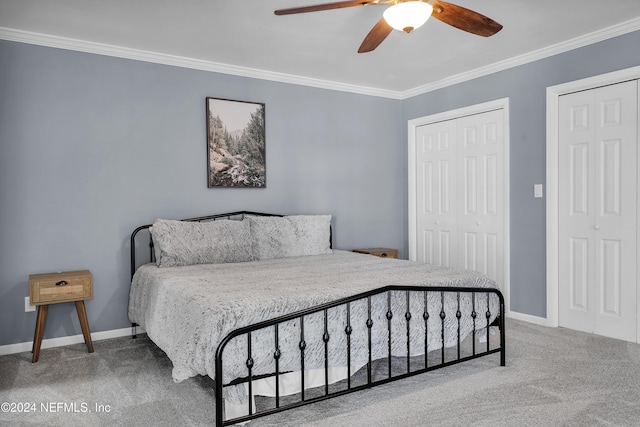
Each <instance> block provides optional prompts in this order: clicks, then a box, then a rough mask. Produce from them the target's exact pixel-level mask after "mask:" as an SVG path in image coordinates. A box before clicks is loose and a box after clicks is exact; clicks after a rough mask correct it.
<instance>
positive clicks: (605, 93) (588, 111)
mask: <svg viewBox="0 0 640 427" xmlns="http://www.w3.org/2000/svg"><path fill="white" fill-rule="evenodd" d="M637 94H638V89H637V82H636V81H631V82H625V83H620V84H616V85H611V86H605V87H601V88H597V89H593V90H589V91H583V92H578V93H574V94H569V95H564V96H562V97H561V98H560V104H559V107H560V113H559V114H560V117H559V123H560V130H559V143H560V146H559V169H560V170H559V182H560V188H559V210H560V215H559V234H560V235H559V242H560V247H559V257H560V259H559V266H560V269H559V305H560V312H559V324H560V326H565V327H569V328H572V329H576V330H581V331H585V332H595V333H597V334H600V335H606V336H609V337H613V338H619V339H624V340H628V341H634V342H635V341H636V312H637V307H636V296H637V294H636V293H637V271H636V270H637V265H636V259H637V241H636V240H637V238H636V232H637V191H638V189H637V165H638V149H637V143H638V137H637V126H638V110H637V108H638V100H637Z"/></svg>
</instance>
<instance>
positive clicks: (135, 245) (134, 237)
mask: <svg viewBox="0 0 640 427" xmlns="http://www.w3.org/2000/svg"><path fill="white" fill-rule="evenodd" d="M246 215H252V216H280V217H282V216H284V215H279V214H271V213H264V212H251V211H238V212H228V213H221V214H215V215H207V216H199V217H195V218H186V219H183V220H182V221H194V222H205V221H216V220H219V219H231V220H238V221H240V220H242V219H244V217H245V216H246ZM152 225H153V224H146V225H141V226H140V227H138V228H136V229H135V230H134V231H133V233H131V278H133V275H134V273H135V272H136V270H137V269H138V267H139V266H141V265H143V264H146V263H149V262H153V261H155V253H154V250H153V240H152V239H151V233H149V227H151V226H152ZM332 240H333V239H332V232H331V228H329V247H333V245H332Z"/></svg>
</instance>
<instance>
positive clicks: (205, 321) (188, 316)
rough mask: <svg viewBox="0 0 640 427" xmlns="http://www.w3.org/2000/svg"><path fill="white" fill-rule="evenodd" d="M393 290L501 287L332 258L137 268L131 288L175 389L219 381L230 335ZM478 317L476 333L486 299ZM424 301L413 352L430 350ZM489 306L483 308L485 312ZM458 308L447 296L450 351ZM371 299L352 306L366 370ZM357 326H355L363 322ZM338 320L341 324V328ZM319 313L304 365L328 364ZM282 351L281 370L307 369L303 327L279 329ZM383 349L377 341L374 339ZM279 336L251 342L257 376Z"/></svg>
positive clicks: (456, 275) (395, 264) (400, 344)
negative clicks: (199, 380) (220, 355)
mask: <svg viewBox="0 0 640 427" xmlns="http://www.w3.org/2000/svg"><path fill="white" fill-rule="evenodd" d="M386 285H419V286H469V287H496V283H495V282H493V281H492V280H491V279H489V278H488V277H486V276H484V275H481V274H479V273H474V272H470V271H464V270H450V269H444V268H439V267H435V266H432V265H426V264H420V263H415V262H411V261H406V260H395V259H381V258H377V257H374V256H370V255H362V254H355V253H352V252H346V251H334V253H333V254H328V255H317V256H306V257H292V258H282V259H271V260H263V261H251V262H242V263H227V264H206V265H193V266H185V267H171V268H158V267H157V266H156V265H155V264H147V265H144V266H142V267H140V268H139V269H138V271H137V272H136V273H135V276H134V278H133V283H132V286H131V294H130V302H129V317H130V319H131V321H132V322H135V323H138V324H139V325H141V326H142V327H144V329H145V330H146V332H147V334H148V335H149V337H150V338H151V339H152V340H153V341H154V342H155V343H156V344H157V345H158V347H160V348H161V349H162V350H163V351H164V352H165V353H166V354H167V356H168V357H169V358H170V359H171V361H172V363H173V379H174V381H176V382H179V381H182V380H184V379H186V378H189V377H192V376H196V375H208V376H210V377H211V378H214V376H215V351H216V348H217V346H218V344H219V342H220V341H221V340H222V338H224V337H225V336H226V335H227V334H228V333H229V332H231V331H232V330H234V329H236V328H239V327H242V326H246V325H250V324H253V323H256V322H259V321H262V320H266V319H270V318H273V317H276V316H279V315H283V314H287V313H291V312H294V311H297V310H300V309H303V308H308V307H311V306H314V305H318V304H322V303H325V302H328V301H332V300H335V299H339V298H342V297H346V296H350V295H353V294H357V293H359V292H363V291H367V290H370V289H375V288H379V287H382V286H386ZM475 299H476V301H475V306H476V310H477V311H478V313H479V315H478V318H477V319H476V327H477V328H481V327H482V326H485V325H486V318H485V316H484V313H485V311H486V304H487V302H486V295H485V294H484V293H483V294H477V295H476V296H475ZM423 301H424V300H423V298H421V297H419V296H417V297H416V298H412V301H411V304H410V308H409V310H410V312H411V313H412V319H413V320H412V322H411V334H410V335H411V337H410V339H411V353H412V355H413V354H420V353H424V321H423V320H422V312H423V310H424V302H423ZM490 302H491V312H492V313H493V316H492V319H493V317H495V315H497V314H498V301H497V298H495V297H491V298H490ZM471 304H472V303H471V298H470V296H469V295H467V296H463V298H462V302H461V306H462V309H461V311H462V312H463V314H464V315H463V319H462V323H461V334H462V336H463V337H464V336H466V335H468V334H469V333H470V332H471V331H472V329H473V323H472V320H471V319H470V316H468V314H469V313H470V312H471ZM373 306H374V308H373V310H372V312H373V313H372V318H373V320H374V326H373V328H372V332H373V337H374V345H373V357H374V359H375V358H379V357H386V355H387V351H388V350H387V344H386V337H387V334H388V332H387V319H386V317H385V314H386V311H387V296H386V295H381V296H380V297H376V298H374V299H373ZM440 307H441V300H440V296H439V294H429V298H428V308H429V310H430V313H431V317H430V320H429V331H428V337H429V343H428V350H429V351H431V350H435V349H438V348H440V347H441V344H440V343H441V340H440V331H441V323H440V318H439V313H440ZM483 307H484V308H483ZM456 310H457V302H456V299H455V297H454V296H451V297H447V298H445V311H446V313H447V318H446V321H445V324H446V333H445V338H446V339H445V341H446V343H445V345H446V346H451V345H454V344H455V343H456V340H457V320H456V317H455V312H456ZM392 311H393V312H394V317H393V320H392V325H393V326H392V330H393V339H392V342H393V353H394V354H398V355H406V351H407V346H406V342H407V332H406V320H405V313H406V311H407V309H406V299H405V295H404V293H400V292H393V293H392ZM366 313H367V307H366V302H362V303H355V304H353V306H352V309H351V319H352V327H353V329H354V332H353V335H352V346H353V350H352V355H351V357H352V364H353V365H354V366H361V365H363V364H364V363H366V360H367V358H368V354H367V352H366V348H367V328H366V325H365V324H364V323H365V320H366V316H367V314H366ZM329 318H330V325H333V326H330V330H329V333H330V336H331V338H330V342H329V347H330V364H331V365H333V366H345V365H346V358H347V356H346V346H345V345H343V344H344V342H345V341H346V338H345V334H344V327H345V324H346V315H345V310H344V309H333V310H330V311H329ZM356 319H358V320H356ZM336 321H337V323H336ZM323 327H324V324H323V319H322V317H321V316H310V317H309V318H308V319H305V340H306V341H307V351H306V359H305V368H306V369H312V368H321V367H323V366H324V359H323V357H324V352H323V351H320V352H318V353H319V355H318V356H315V355H314V354H312V353H314V350H315V349H323V345H324V344H323V342H322V339H321V337H322V333H323ZM279 334H280V338H279V347H280V349H281V352H282V357H281V360H280V369H281V371H285V370H293V371H295V370H299V369H300V352H299V351H298V341H299V325H298V324H297V321H291V322H289V323H288V324H287V325H283V327H281V328H280V333H279ZM378 341H379V342H380V344H377V342H378ZM246 347H247V345H246V338H243V339H237V340H235V339H234V340H233V341H231V342H230V343H229V345H228V346H227V349H226V350H225V357H224V360H225V363H224V366H225V382H226V381H228V380H230V379H233V378H235V377H242V376H246V375H247V368H246V366H245V361H246V358H247V356H246V354H247V351H246ZM274 348H275V344H274V334H273V331H272V328H270V329H269V330H265V331H262V333H256V334H254V335H253V337H252V357H253V359H254V360H255V366H254V368H253V369H254V370H253V373H254V374H260V373H269V372H273V370H274V369H273V364H274V362H273V352H274Z"/></svg>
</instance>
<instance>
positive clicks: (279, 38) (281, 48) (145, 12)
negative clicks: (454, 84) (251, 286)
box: [0, 0, 640, 97]
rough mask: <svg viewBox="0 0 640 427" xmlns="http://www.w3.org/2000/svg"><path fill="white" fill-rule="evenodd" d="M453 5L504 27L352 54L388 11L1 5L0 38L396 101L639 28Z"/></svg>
mask: <svg viewBox="0 0 640 427" xmlns="http://www.w3.org/2000/svg"><path fill="white" fill-rule="evenodd" d="M450 2H451V3H455V4H457V5H460V6H464V7H467V8H469V9H473V10H475V11H477V12H480V13H482V14H484V15H487V16H489V17H491V18H493V19H494V20H496V21H498V22H499V23H501V24H502V25H503V26H504V28H503V30H502V31H500V32H499V33H498V34H496V35H495V36H493V37H490V38H484V37H478V36H475V35H472V34H469V33H466V32H463V31H460V30H457V29H455V28H453V27H450V26H448V25H446V24H443V23H442V22H440V21H438V20H436V19H430V20H429V21H428V22H427V23H426V24H425V26H424V27H422V28H420V29H418V30H416V31H415V32H413V33H411V34H404V33H401V32H397V31H394V32H393V33H392V34H390V35H389V37H388V38H387V39H386V40H385V41H384V42H383V43H382V44H381V45H380V46H379V47H378V48H377V49H376V50H375V51H373V52H370V53H365V54H358V53H357V49H358V47H359V45H360V43H361V42H362V40H363V38H364V36H365V35H366V34H367V33H368V32H369V30H370V29H371V28H372V27H373V25H374V24H375V23H376V22H377V21H378V20H379V19H380V18H381V17H382V12H383V11H384V9H385V8H386V7H387V6H384V5H371V6H367V7H353V8H347V9H337V10H330V11H323V12H314V13H307V14H298V15H288V16H275V15H274V13H273V11H274V10H275V9H282V8H289V7H298V6H304V5H311V4H319V3H327V2H325V1H322V0H226V1H222V0H180V1H175V0H55V1H51V0H0V30H1V31H0V38H5V39H14V40H19V41H22V40H26V41H29V40H30V38H31V40H35V41H33V42H35V43H41V44H47V42H43V40H46V39H47V37H43V35H46V36H55V37H53V39H56V40H58V42H59V41H60V40H66V41H69V40H67V39H71V41H74V42H75V41H78V40H81V41H83V42H90V43H89V44H91V45H95V44H100V45H97V46H102V47H103V48H104V49H102V50H103V51H105V52H106V51H107V50H109V49H106V48H105V46H103V45H110V46H108V48H110V49H111V51H113V52H114V53H113V54H114V55H115V56H118V49H117V48H114V47H121V48H127V49H128V51H129V52H131V49H135V50H139V51H143V52H140V54H141V56H144V54H148V53H156V54H162V55H165V56H169V55H171V56H176V57H182V58H184V59H189V60H194V61H195V60H197V61H199V62H198V63H202V64H210V65H211V66H212V68H213V69H216V70H222V71H223V72H224V71H225V69H228V70H229V72H232V73H237V74H253V75H257V76H260V75H264V76H266V77H264V78H272V79H275V80H278V79H280V80H286V79H299V81H300V82H301V83H303V84H310V85H319V86H322V85H323V84H324V85H326V84H337V85H344V86H345V87H347V88H352V89H354V91H356V92H357V91H359V90H361V91H364V90H369V89H371V90H373V91H374V92H375V91H379V92H380V93H388V94H391V95H393V94H403V93H405V94H406V93H408V92H410V91H412V90H416V88H421V87H425V86H428V85H433V84H437V82H442V81H446V80H447V79H451V78H452V76H458V75H465V74H468V73H469V72H471V71H472V70H477V69H482V68H485V69H488V68H491V67H492V64H501V63H502V64H504V63H509V61H513V60H514V59H513V58H523V57H526V56H527V55H528V56H531V55H533V54H535V52H541V50H543V51H546V52H552V53H553V52H554V50H553V49H554V46H555V47H556V49H558V48H557V47H558V46H566V45H567V41H568V40H572V42H571V43H573V45H580V44H581V43H582V44H584V43H585V42H586V43H588V42H591V41H597V40H599V39H602V38H606V37H610V36H611V35H617V34H623V33H625V32H629V31H632V30H636V29H640V1H639V0H610V1H608V2H603V1H601V0H537V1H531V0H458V1H450ZM17 35H19V37H18V36H17ZM34 35H37V37H34ZM60 38H63V39H60ZM67 44H69V43H67ZM53 45H55V43H53ZM77 45H78V46H81V45H82V44H81V43H80V44H77ZM79 50H83V49H82V48H79ZM97 50H98V51H100V49H97ZM523 55H524V56H523ZM400 97H401V96H400Z"/></svg>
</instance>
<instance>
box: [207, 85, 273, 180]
mask: <svg viewBox="0 0 640 427" xmlns="http://www.w3.org/2000/svg"><path fill="white" fill-rule="evenodd" d="M264 122H265V113H264V104H261V103H254V102H245V101H232V100H228V99H218V98H207V163H208V168H207V180H208V186H209V187H237V188H265V187H266V185H267V182H266V177H267V176H266V162H265V127H264Z"/></svg>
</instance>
